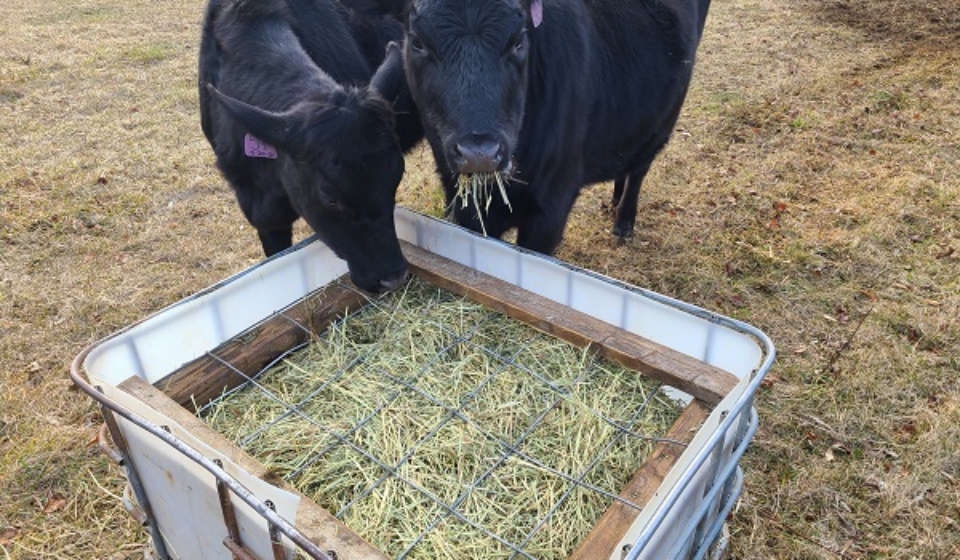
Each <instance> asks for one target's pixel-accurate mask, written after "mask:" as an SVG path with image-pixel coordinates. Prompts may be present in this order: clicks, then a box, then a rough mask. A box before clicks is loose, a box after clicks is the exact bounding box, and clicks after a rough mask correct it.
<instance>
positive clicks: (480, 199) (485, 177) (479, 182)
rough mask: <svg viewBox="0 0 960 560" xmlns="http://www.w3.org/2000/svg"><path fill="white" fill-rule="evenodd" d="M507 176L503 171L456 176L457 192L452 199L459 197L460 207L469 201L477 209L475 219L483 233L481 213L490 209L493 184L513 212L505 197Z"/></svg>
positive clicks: (483, 225) (485, 230)
mask: <svg viewBox="0 0 960 560" xmlns="http://www.w3.org/2000/svg"><path fill="white" fill-rule="evenodd" d="M507 180H508V178H507V176H506V174H504V173H500V172H497V171H495V172H492V173H470V174H461V175H458V176H457V193H456V195H455V196H454V201H456V200H457V199H460V208H466V207H467V206H468V205H469V204H470V202H471V201H472V202H473V206H474V207H475V208H476V209H477V219H478V220H479V221H480V229H482V230H483V234H484V235H486V234H487V226H486V225H485V224H484V223H483V214H484V213H486V212H489V211H490V203H491V202H492V201H493V196H492V193H491V191H492V190H493V184H495V185H496V186H497V189H498V190H499V191H500V198H502V199H503V203H504V204H506V205H507V208H508V209H509V210H510V211H511V212H513V206H511V205H510V199H509V198H507Z"/></svg>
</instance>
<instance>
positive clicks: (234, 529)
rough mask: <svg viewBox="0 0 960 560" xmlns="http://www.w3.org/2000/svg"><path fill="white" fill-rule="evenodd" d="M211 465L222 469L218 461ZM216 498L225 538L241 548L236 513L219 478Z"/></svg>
mask: <svg viewBox="0 0 960 560" xmlns="http://www.w3.org/2000/svg"><path fill="white" fill-rule="evenodd" d="M213 463H214V464H215V465H217V466H218V467H220V468H221V469H222V468H223V461H221V460H220V459H214V460H213ZM217 497H218V498H219V499H220V512H221V513H222V514H223V523H224V524H225V525H226V526H227V536H228V537H229V539H230V541H231V542H233V543H235V544H236V545H237V546H240V547H243V542H242V541H241V540H240V525H238V524H237V512H236V510H234V509H233V502H231V501H230V489H229V488H227V485H226V484H224V483H223V481H222V480H220V479H219V478H218V479H217ZM227 548H229V547H227ZM233 558H234V560H242V559H241V558H240V557H239V556H237V555H236V554H234V555H233Z"/></svg>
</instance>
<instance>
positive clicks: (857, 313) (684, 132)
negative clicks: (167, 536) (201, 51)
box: [0, 0, 960, 559]
mask: <svg viewBox="0 0 960 560" xmlns="http://www.w3.org/2000/svg"><path fill="white" fill-rule="evenodd" d="M954 4H955V3H954V2H952V1H951V0H931V1H925V0H882V1H873V2H871V1H868V0H830V1H827V2H820V1H814V0H727V1H715V2H714V3H713V6H712V8H711V10H712V11H711V15H710V17H709V18H708V22H707V29H706V34H705V37H704V41H703V44H702V48H701V51H700V58H699V61H698V68H697V71H696V75H695V79H694V84H693V88H692V90H691V93H690V96H689V98H688V103H687V105H686V108H685V111H684V113H683V115H682V117H681V120H680V123H679V125H678V131H677V132H676V133H675V135H674V139H673V141H672V142H671V144H670V145H669V146H668V147H667V149H666V150H665V151H664V153H663V154H662V156H661V157H660V158H659V159H658V161H657V162H656V163H655V165H654V169H653V170H652V172H651V174H650V176H649V178H648V180H647V182H646V185H645V186H644V189H643V192H642V194H641V208H640V212H639V218H638V227H637V233H636V235H635V237H634V238H632V239H631V240H629V241H628V242H626V243H624V244H620V243H617V242H615V241H614V239H613V238H612V236H611V235H610V234H609V233H608V230H609V228H610V224H611V221H612V218H610V217H609V216H607V215H606V214H605V213H604V211H603V210H602V208H603V203H604V202H605V201H606V200H607V199H608V198H609V197H610V195H611V188H610V187H609V186H598V187H594V188H591V189H588V190H586V191H585V192H584V194H583V196H582V197H581V199H580V201H579V202H578V204H577V207H576V210H575V214H574V216H573V218H572V220H571V222H570V225H569V227H568V232H567V241H566V242H565V244H564V245H563V246H562V247H561V250H560V253H559V256H560V257H562V258H564V259H567V260H569V261H571V262H573V263H575V264H578V265H582V266H586V267H589V268H591V269H594V270H597V271H600V272H603V273H606V274H609V275H611V276H614V277H616V278H620V279H623V280H626V281H628V282H632V283H634V284H637V285H640V286H644V287H648V288H651V289H654V290H657V291H660V292H663V293H666V294H668V295H672V296H675V297H678V298H680V299H683V300H685V301H690V302H693V303H696V304H699V305H702V306H704V307H707V308H710V309H714V310H716V311H718V312H721V313H724V314H728V315H731V316H734V317H737V318H740V319H743V320H745V321H747V322H749V323H752V324H754V325H757V326H758V327H760V328H761V329H763V330H764V331H766V332H767V333H768V334H770V336H771V337H772V338H773V339H774V341H775V342H776V343H777V346H778V348H779V360H778V363H777V365H776V366H775V368H774V370H773V372H772V374H771V377H770V379H769V382H768V383H767V384H766V385H765V387H764V389H763V391H762V392H761V394H760V398H759V401H758V403H757V404H758V408H759V411H760V418H761V428H760V432H759V433H758V434H757V436H756V438H755V440H754V444H753V446H752V447H751V449H750V450H749V451H748V454H747V457H746V459H745V460H744V467H745V471H746V489H745V493H744V496H743V499H742V501H741V503H740V504H739V507H738V508H737V510H736V512H735V515H734V517H733V520H732V522H731V529H732V533H733V537H732V544H731V556H732V557H733V558H758V559H767V558H796V559H801V558H802V559H807V558H826V559H833V558H858V559H859V558H924V559H926V558H952V557H957V556H958V555H960V530H958V526H957V523H958V521H960V507H958V504H960V450H958V449H960V428H958V426H960V386H958V385H960V381H958V380H960V358H958V355H960V353H958V348H960V326H958V319H957V317H958V315H960V280H958V276H960V274H958V270H960V262H958V261H960V256H958V255H960V239H958V220H960V200H958V197H960V179H958V176H960V163H958V162H960V70H958V68H960V42H958V39H957V38H958V37H960V33H958V31H957V30H958V19H957V18H958V17H960V16H958V10H957V9H956V6H955V5H954ZM202 7H203V3H202V2H201V1H199V0H171V1H169V2H159V3H158V2H147V1H143V0H132V1H130V0H128V1H126V2H119V1H116V0H96V1H94V0H81V1H77V2H59V1H54V0H23V1H21V2H12V3H4V4H3V6H2V7H0V18H2V21H4V22H5V25H4V32H3V34H2V35H0V115H2V117H0V132H2V135H0V158H2V165H0V386H2V391H0V496H2V498H0V551H2V552H3V553H4V555H5V556H6V557H10V558H16V559H20V558H66V557H69V558H91V559H92V558H125V557H131V558H133V557H137V556H138V555H139V551H138V550H137V548H138V547H140V546H141V545H142V543H143V542H145V540H146V537H145V535H144V533H143V532H142V531H140V530H139V529H138V528H136V527H135V526H134V523H133V522H132V521H131V520H129V519H128V518H127V515H126V513H125V512H124V511H123V510H122V508H121V507H120V505H119V501H118V500H117V499H116V496H117V495H118V494H119V493H120V491H121V489H122V481H121V478H120V476H119V473H118V471H117V469H115V468H113V467H111V466H109V465H108V464H106V462H105V459H103V458H102V457H100V456H99V455H98V454H97V452H96V451H95V450H94V448H93V447H91V446H90V442H91V440H92V439H93V436H94V434H95V430H96V428H97V424H98V419H97V413H96V411H95V409H94V408H93V406H92V405H91V403H90V401H89V399H88V398H86V397H85V396H83V395H81V394H78V393H76V392H74V391H71V390H70V388H69V383H68V381H67V380H66V375H65V371H66V368H67V364H68V363H69V361H70V360H71V359H72V357H73V356H74V355H75V354H76V353H78V352H79V351H80V349H81V348H82V347H83V346H85V345H86V344H89V343H90V342H92V341H93V340H95V339H96V338H98V337H100V336H103V335H105V334H107V333H109V332H111V331H113V330H115V329H117V328H119V327H122V326H123V325H126V324H129V323H131V322H133V321H135V320H137V319H139V318H141V317H142V316H143V315H145V314H147V313H149V312H151V311H154V310H156V309H158V308H160V307H162V306H163V305H166V304H168V303H171V302H173V301H175V300H176V299H178V298H180V297H183V296H185V295H188V294H191V293H193V292H196V291H197V290H199V289H201V288H202V287H204V286H206V285H209V284H211V283H213V282H215V281H217V280H218V279H221V278H223V277H225V276H227V275H229V274H231V273H233V272H236V271H238V270H241V269H243V268H245V267H246V266H248V265H250V264H251V263H253V262H255V261H256V260H257V259H258V258H259V257H260V255H259V248H258V244H257V241H256V236H255V234H254V232H253V231H252V230H251V229H250V228H249V226H247V224H246V223H245V221H244V220H243V218H242V216H241V215H240V212H239V210H238V209H237V207H236V204H235V203H234V201H233V198H232V195H231V194H230V193H229V191H228V189H227V188H226V187H225V186H224V184H223V182H222V180H221V179H220V178H219V177H218V176H217V174H216V173H215V171H214V169H213V167H212V157H211V154H210V151H209V148H208V147H207V145H206V144H205V142H204V140H203V138H202V135H201V133H200V129H199V123H198V117H197V110H196V93H195V79H196V68H195V67H196V61H195V59H196V52H197V49H196V46H197V40H198V37H199V28H198V25H199V20H200V14H201V12H202ZM418 167H419V169H418ZM438 192H439V188H438V187H437V184H436V181H435V180H434V179H433V177H432V167H431V165H430V161H429V155H428V150H426V149H425V148H424V149H417V150H415V151H414V153H413V154H411V156H410V158H409V165H408V174H407V178H406V180H405V184H404V187H403V191H402V193H401V197H402V200H403V201H404V202H405V203H407V204H408V205H411V206H413V207H415V208H419V209H423V210H427V211H430V212H432V213H436V212H437V211H438V209H440V208H442V201H441V200H440V198H439V196H438ZM303 232H304V230H303V229H302V228H301V230H300V233H301V235H302V234H303Z"/></svg>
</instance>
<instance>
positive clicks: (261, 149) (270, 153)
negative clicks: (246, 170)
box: [243, 133, 277, 159]
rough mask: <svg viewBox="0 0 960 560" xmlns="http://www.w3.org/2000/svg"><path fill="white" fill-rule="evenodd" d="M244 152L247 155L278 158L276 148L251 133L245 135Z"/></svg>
mask: <svg viewBox="0 0 960 560" xmlns="http://www.w3.org/2000/svg"><path fill="white" fill-rule="evenodd" d="M243 153H244V154H246V155H247V157H253V158H266V159H277V149H276V148H274V147H273V146H271V145H270V144H267V143H266V142H264V141H263V140H261V139H259V138H257V137H256V136H254V135H253V134H250V133H247V134H245V135H244V136H243Z"/></svg>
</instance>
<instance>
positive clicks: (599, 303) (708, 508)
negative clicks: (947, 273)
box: [71, 208, 774, 560]
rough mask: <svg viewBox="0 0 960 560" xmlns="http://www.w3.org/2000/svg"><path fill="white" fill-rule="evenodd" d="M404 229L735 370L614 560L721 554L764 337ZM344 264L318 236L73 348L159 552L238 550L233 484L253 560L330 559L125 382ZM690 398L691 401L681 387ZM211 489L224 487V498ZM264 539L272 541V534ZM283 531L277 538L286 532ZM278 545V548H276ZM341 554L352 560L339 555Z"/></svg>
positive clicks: (477, 246)
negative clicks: (227, 502) (229, 513)
mask: <svg viewBox="0 0 960 560" xmlns="http://www.w3.org/2000/svg"><path fill="white" fill-rule="evenodd" d="M396 224H397V232H398V235H399V237H400V238H401V239H402V240H404V241H407V242H409V243H411V244H413V245H416V246H419V247H420V248H422V249H425V250H427V251H429V252H431V253H434V254H437V255H439V256H442V257H445V258H447V259H450V260H453V261H456V262H458V263H460V264H463V265H465V266H467V267H470V268H473V269H476V270H478V271H480V272H483V273H486V274H488V275H491V276H494V277H496V278H498V279H500V280H503V281H505V282H508V283H511V284H514V285H516V286H519V287H521V288H524V289H526V290H529V291H531V292H533V293H536V294H538V295H540V296H543V297H546V298H549V299H551V300H553V301H555V302H558V303H560V304H562V305H564V306H567V307H569V308H572V309H575V310H577V311H580V312H583V313H585V314H587V315H590V316H593V317H595V318H596V319H599V320H601V321H604V322H607V323H610V324H612V325H614V326H617V327H620V328H623V329H625V330H627V331H630V332H633V333H635V334H637V335H640V336H642V337H645V338H647V339H650V340H652V341H654V342H656V343H659V344H662V345H664V346H667V347H669V348H671V349H673V350H676V351H679V352H681V353H683V354H686V355H687V356H690V357H692V358H694V359H696V360H699V361H702V362H704V363H706V364H710V365H712V366H715V367H717V368H720V369H722V370H725V371H726V372H729V373H731V374H733V375H735V376H736V377H737V378H739V382H738V383H737V384H736V386H735V387H734V389H733V390H732V391H730V392H729V393H728V394H727V395H726V397H724V398H723V400H722V401H720V403H719V404H718V405H717V406H716V407H715V409H714V410H713V411H712V413H710V415H709V417H708V418H707V419H706V421H705V422H704V423H703V424H702V426H701V427H700V429H699V430H698V431H697V433H696V435H695V436H694V437H693V439H692V441H691V442H690V444H689V445H688V446H687V448H686V449H685V451H684V452H683V453H682V455H681V456H680V458H679V459H678V460H677V461H676V463H675V464H674V466H673V468H672V469H671V470H670V471H669V473H668V474H667V476H666V477H665V479H664V480H663V482H662V483H661V484H660V487H659V488H658V490H657V491H656V493H655V495H654V496H653V498H652V499H651V500H650V501H649V502H648V503H647V505H646V506H645V507H644V509H643V510H642V512H641V513H640V515H639V516H638V517H637V519H636V521H635V522H634V523H633V525H632V526H631V528H630V529H629V531H628V532H627V534H626V535H625V536H624V537H623V538H622V539H621V541H620V545H619V546H618V547H617V548H616V553H615V554H613V555H612V556H611V558H613V559H614V560H622V559H624V558H627V559H636V558H648V559H655V560H663V559H670V558H706V557H718V556H719V555H720V553H722V551H723V549H724V547H725V546H726V538H725V537H724V536H723V533H724V522H725V520H726V518H727V515H728V514H729V512H730V510H731V509H732V507H733V505H734V503H735V501H736V499H737V497H738V496H739V494H740V491H741V486H742V472H741V470H740V468H739V465H738V463H739V459H740V457H741V455H742V454H743V452H744V450H745V449H746V447H747V445H748V444H749V442H750V440H751V438H752V436H753V434H754V432H755V430H756V427H757V422H758V419H757V416H756V412H755V410H754V408H753V406H752V405H753V398H754V396H755V394H756V391H757V388H758V386H759V385H760V382H761V381H762V379H763V377H764V376H765V375H766V373H767V371H768V369H769V368H770V366H771V365H772V363H773V360H774V348H773V344H772V343H771V341H770V340H769V338H768V337H767V336H766V335H764V333H762V332H760V331H759V330H757V329H755V328H753V327H751V326H750V325H747V324H744V323H742V322H739V321H735V320H733V319H730V318H726V317H723V316H719V315H716V314H713V313H710V312H708V311H706V310H703V309H700V308H698V307H695V306H692V305H689V304H686V303H683V302H680V301H677V300H674V299H671V298H667V297H665V296H662V295H659V294H656V293H653V292H650V291H647V290H643V289H640V288H637V287H634V286H630V285H626V284H624V283H621V282H618V281H616V280H613V279H610V278H608V277H605V276H602V275H599V274H596V273H593V272H590V271H586V270H583V269H579V268H577V267H573V266H571V265H568V264H565V263H563V262H560V261H559V260H556V259H553V258H549V257H544V256H542V255H538V254H535V253H531V252H528V251H524V250H522V249H519V248H517V247H516V246H513V245H510V244H507V243H504V242H501V241H498V240H492V239H487V238H483V237H480V236H478V235H475V234H473V233H471V232H469V231H466V230H464V229H461V228H459V227H457V226H454V225H452V224H449V223H447V222H444V221H440V220H437V219H434V218H430V217H426V216H423V215H420V214H417V213H415V212H411V211H409V210H406V209H403V208H398V209H397V212H396ZM346 272H347V268H346V264H345V263H344V262H343V261H341V260H339V259H338V258H336V257H335V256H334V254H333V253H332V251H330V250H329V249H328V248H327V247H326V246H324V245H323V244H322V243H320V242H319V241H308V242H305V243H302V244H300V245H297V246H295V247H294V248H292V249H291V250H289V251H287V252H285V253H282V254H280V255H277V256H275V257H274V258H271V259H268V260H265V261H263V262H262V263H259V264H257V265H255V266H253V267H251V268H249V269H247V270H245V271H243V272H241V273H239V274H237V275H235V276H233V277H231V278H229V279H227V280H225V281H223V282H220V283H218V284H216V285H214V286H212V287H210V288H209V289H207V290H205V291H203V292H201V293H198V294H196V295H194V296H191V297H189V298H186V299H184V300H182V301H180V302H178V303H176V304H174V305H171V306H170V307H168V308H166V309H164V310H162V311H160V312H158V313H156V314H154V315H152V316H150V317H148V318H146V319H144V320H143V321H141V322H139V323H136V324H134V325H131V326H130V327H128V328H126V329H124V330H122V331H120V332H118V333H115V334H114V335H112V336H110V337H108V338H106V339H104V340H102V341H100V342H97V343H95V344H94V345H92V346H90V347H89V348H87V349H86V350H84V352H83V353H81V354H80V355H79V356H77V358H76V360H75V361H74V365H73V368H72V372H71V373H72V376H73V378H74V381H75V382H76V383H77V384H78V385H79V386H80V387H81V388H83V389H84V390H86V391H87V392H88V393H89V394H90V395H91V396H92V397H93V398H95V399H96V400H97V401H98V402H100V403H101V405H102V406H103V408H104V412H105V416H108V417H111V418H115V419H116V420H117V422H116V423H115V424H113V425H112V426H111V427H112V428H113V436H114V440H118V439H119V440H120V441H119V442H118V443H119V446H120V447H121V455H122V457H118V459H121V458H122V462H123V464H124V466H125V468H126V469H127V472H128V478H129V479H130V481H131V488H132V490H133V494H134V497H135V501H136V503H134V499H130V500H127V502H128V503H127V506H128V509H131V510H133V511H139V510H140V509H141V508H142V509H143V510H145V513H144V514H143V518H144V523H145V525H147V526H148V527H149V528H150V530H151V534H152V537H153V546H154V548H155V552H156V554H157V555H158V556H160V557H164V556H167V557H170V558H182V559H198V558H204V559H215V558H225V559H229V558H232V557H233V556H232V554H233V553H231V551H230V550H228V548H227V547H225V545H224V539H225V537H227V535H228V532H229V531H228V529H226V528H225V521H224V510H223V507H222V502H221V499H220V497H219V496H221V495H223V493H224V492H227V491H229V492H232V494H233V495H234V496H236V497H238V498H239V500H237V499H233V500H232V503H233V505H234V506H235V507H234V508H233V509H234V510H235V516H236V524H235V527H234V529H233V533H232V534H234V535H235V536H236V538H237V540H238V541H239V540H242V543H243V546H244V547H246V552H248V553H252V554H253V555H254V556H255V557H256V558H271V557H276V556H277V555H287V556H289V555H291V554H292V552H291V551H292V549H293V547H294V546H301V548H304V549H305V550H306V553H307V554H308V555H313V556H314V557H317V558H325V557H331V556H329V555H326V550H328V549H325V548H324V547H323V546H320V547H317V546H315V545H312V544H311V543H310V542H309V541H308V540H307V539H306V538H305V537H304V536H303V535H302V534H300V533H299V531H298V530H297V529H296V526H297V515H298V510H299V501H300V497H299V496H298V495H296V494H294V493H291V492H288V491H285V490H282V489H280V488H277V487H275V486H273V485H271V484H268V483H267V482H264V481H262V480H260V479H258V478H257V477H256V476H254V475H253V474H251V473H250V472H247V471H245V470H244V468H242V467H241V466H239V465H238V464H237V463H238V462H239V463H243V461H238V460H237V457H234V456H227V455H225V454H224V453H223V452H222V450H217V449H214V448H212V447H211V446H210V445H207V444H206V443H205V442H204V441H202V440H201V439H200V438H198V437H196V436H195V435H194V434H192V433H191V432H190V429H189V428H188V427H184V426H183V425H180V423H178V422H176V421H174V420H173V419H172V418H170V417H168V416H166V415H164V414H163V413H162V412H158V411H157V410H155V409H154V408H153V407H151V406H148V405H147V404H146V403H144V402H141V401H139V400H138V399H136V398H134V397H133V396H131V395H130V394H129V393H128V392H125V391H123V390H121V389H120V385H121V384H122V383H123V382H124V381H127V380H128V379H129V378H131V377H138V378H140V379H142V380H144V381H146V382H147V383H150V384H153V383H156V382H157V381H159V380H161V379H163V378H165V377H166V376H168V375H170V374H171V373H172V372H174V371H176V370H177V369H178V368H180V367H181V366H183V365H184V364H186V363H188V362H190V361H192V360H194V359H196V358H198V357H201V356H203V355H205V354H206V353H207V352H209V351H210V350H212V349H214V348H216V347H217V346H219V345H220V344H222V343H224V342H225V341H228V340H230V339H231V338H232V337H234V336H236V335H238V334H239V333H242V332H244V331H245V330H247V329H249V328H250V327H251V326H253V325H256V324H258V323H259V322H261V321H263V320H265V319H267V318H269V317H271V316H273V315H274V314H275V313H277V312H278V311H280V310H282V309H284V308H286V307H287V306H289V305H291V304H292V303H294V302H296V301H297V300H299V299H300V298H302V297H304V296H305V295H307V294H309V293H311V292H313V291H315V290H317V289H319V288H322V287H323V286H325V285H327V284H329V283H331V282H333V281H334V280H335V279H337V278H339V277H340V276H342V275H343V274H345V273H346ZM677 396H679V397H681V398H686V399H688V400H689V396H687V395H683V394H681V393H677ZM218 486H219V487H220V492H221V494H220V495H218ZM271 534H272V538H271ZM281 534H282V535H285V536H284V537H282V539H281V537H280V535H281ZM280 541H282V543H283V544H282V547H283V548H282V550H281V547H280V546H276V545H275V543H276V542H280ZM339 558H340V560H345V558H346V556H343V555H340V556H339Z"/></svg>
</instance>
